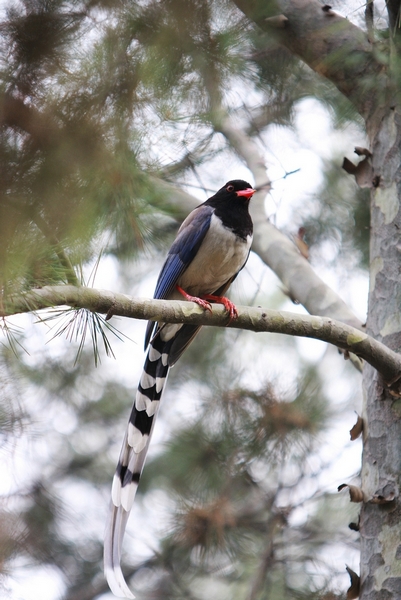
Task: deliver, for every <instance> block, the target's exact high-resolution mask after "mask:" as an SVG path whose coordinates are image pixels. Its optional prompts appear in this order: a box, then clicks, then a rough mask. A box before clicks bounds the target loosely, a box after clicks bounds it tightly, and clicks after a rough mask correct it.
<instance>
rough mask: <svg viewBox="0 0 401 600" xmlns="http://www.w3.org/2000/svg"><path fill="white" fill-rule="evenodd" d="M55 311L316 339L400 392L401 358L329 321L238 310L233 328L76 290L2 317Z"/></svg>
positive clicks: (47, 293)
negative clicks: (368, 366) (65, 309)
mask: <svg viewBox="0 0 401 600" xmlns="http://www.w3.org/2000/svg"><path fill="white" fill-rule="evenodd" d="M54 306H69V307H73V308H85V309H88V310H90V311H92V312H96V313H101V314H107V315H108V317H110V316H112V315H118V316H122V317H129V318H134V319H146V320H151V321H161V322H168V323H186V324H191V325H210V326H215V327H232V328H235V329H246V330H249V331H254V332H255V333H261V332H265V333H283V334H287V335H295V336H301V337H309V338H314V339H317V340H321V341H324V342H328V343H330V344H333V345H334V346H337V347H338V348H341V349H343V350H345V351H346V352H352V353H354V354H356V355H357V356H359V357H361V358H363V359H364V360H366V362H368V363H369V364H371V365H372V366H373V367H374V368H375V369H377V371H378V372H379V373H381V375H382V377H383V379H384V381H385V383H386V384H387V385H388V386H389V387H390V389H391V390H392V391H393V393H394V395H397V396H398V395H400V392H401V356H400V355H399V354H397V353H396V352H393V351H392V350H390V349H389V348H387V347H386V346H385V345H384V344H381V343H380V342H378V341H377V340H375V339H373V338H372V337H370V336H369V335H367V334H366V333H364V332H362V331H360V330H359V329H356V328H354V327H351V326H350V325H346V324H345V323H341V322H338V321H335V320H334V319H330V318H327V317H318V316H312V315H300V314H296V313H290V312H286V311H275V310H270V309H267V308H254V307H248V306H240V307H237V308H238V318H237V319H235V320H234V321H231V323H229V322H228V318H227V313H226V312H225V309H224V307H222V306H220V305H215V306H213V311H212V312H208V311H206V312H205V311H204V310H203V309H202V308H200V307H199V306H198V305H197V304H194V303H192V302H186V301H179V302H177V301H167V300H148V299H143V298H132V297H130V296H126V295H124V294H116V293H114V292H111V291H107V290H97V289H93V288H87V287H75V286H72V285H65V286H46V287H43V288H40V289H34V290H31V291H30V292H26V293H22V294H20V295H18V296H15V297H12V298H10V297H9V298H4V299H3V312H2V316H8V315H13V314H17V313H26V312H32V311H37V310H40V309H44V308H50V307H54Z"/></svg>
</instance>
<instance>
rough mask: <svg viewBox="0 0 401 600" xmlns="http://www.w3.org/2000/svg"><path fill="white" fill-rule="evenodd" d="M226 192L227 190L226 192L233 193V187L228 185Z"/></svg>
mask: <svg viewBox="0 0 401 600" xmlns="http://www.w3.org/2000/svg"><path fill="white" fill-rule="evenodd" d="M226 190H227V192H233V191H234V186H233V185H231V184H230V185H228V186H227V187H226Z"/></svg>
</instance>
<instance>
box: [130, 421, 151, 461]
mask: <svg viewBox="0 0 401 600" xmlns="http://www.w3.org/2000/svg"><path fill="white" fill-rule="evenodd" d="M148 438H149V436H148V435H147V434H146V433H145V435H143V434H142V433H141V432H140V431H139V429H137V428H136V427H135V425H133V424H132V423H128V443H129V445H130V446H131V448H132V449H133V451H134V452H135V454H139V452H141V451H142V450H143V449H144V448H145V446H146V443H147V441H148Z"/></svg>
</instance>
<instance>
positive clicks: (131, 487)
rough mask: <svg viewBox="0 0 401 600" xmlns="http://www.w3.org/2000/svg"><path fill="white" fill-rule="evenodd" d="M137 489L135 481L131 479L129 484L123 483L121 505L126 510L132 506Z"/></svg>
mask: <svg viewBox="0 0 401 600" xmlns="http://www.w3.org/2000/svg"><path fill="white" fill-rule="evenodd" d="M137 489H138V484H137V482H136V481H131V483H130V484H128V485H125V486H124V487H123V488H122V489H121V506H122V507H123V508H124V510H126V511H127V512H129V511H130V510H131V508H132V505H133V503H134V499H135V494H136V490H137Z"/></svg>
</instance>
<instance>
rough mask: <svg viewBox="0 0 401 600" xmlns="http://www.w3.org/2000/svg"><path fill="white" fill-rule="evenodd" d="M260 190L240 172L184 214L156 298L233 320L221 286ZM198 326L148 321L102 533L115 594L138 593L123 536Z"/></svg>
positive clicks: (227, 281) (244, 240)
mask: <svg viewBox="0 0 401 600" xmlns="http://www.w3.org/2000/svg"><path fill="white" fill-rule="evenodd" d="M255 191H256V190H255V189H253V188H252V186H251V185H250V184H249V183H247V182H246V181H243V180H242V179H234V180H231V181H228V182H227V183H226V184H225V185H224V186H223V187H222V188H221V189H219V190H218V191H217V192H216V193H215V194H214V195H213V196H211V197H210V198H208V200H206V202H204V203H203V204H200V205H199V206H198V207H196V208H195V209H194V210H193V211H192V212H191V213H190V214H189V215H188V216H187V218H186V219H185V220H184V222H183V223H182V225H181V227H180V229H179V230H178V234H177V237H176V239H175V240H174V242H173V244H172V246H171V248H170V250H169V252H168V254H167V258H166V260H165V263H164V265H163V267H162V269H161V271H160V275H159V277H158V280H157V284H156V289H155V292H154V298H159V299H160V298H164V299H167V300H179V299H181V300H182V298H183V297H184V298H185V300H188V301H192V302H196V303H197V304H199V305H200V306H201V307H202V308H204V309H205V310H208V311H211V310H212V308H211V303H219V304H223V305H224V307H225V308H226V310H227V312H228V316H229V320H230V321H231V320H232V319H235V318H236V317H237V316H238V313H237V309H236V307H235V305H234V304H233V302H231V300H229V299H228V298H226V297H225V296H224V294H225V293H226V291H227V289H228V288H229V286H230V285H231V283H232V282H233V281H234V279H235V278H236V277H237V275H238V273H239V272H240V271H241V269H243V267H244V266H245V264H246V262H247V260H248V257H249V253H250V249H251V244H252V235H253V224H252V219H251V216H250V214H249V202H250V199H251V197H252V196H253V194H254V193H255ZM199 329H200V326H197V325H185V324H168V323H160V322H157V323H155V322H153V321H149V322H148V324H147V329H146V335H145V351H146V349H148V353H147V356H146V359H145V363H144V367H143V371H142V375H141V378H140V382H139V386H138V390H137V393H136V397H135V402H134V405H133V407H132V411H131V414H130V417H129V421H128V426H127V429H126V432H125V436H124V440H123V444H122V448H121V452H120V456H119V460H118V465H117V468H116V472H115V475H114V478H113V483H112V491H111V498H112V500H111V510H110V513H109V518H108V521H107V524H106V535H105V541H104V571H105V576H106V579H107V582H108V584H109V587H110V589H111V591H112V592H113V594H114V595H116V596H118V597H124V598H134V597H135V596H134V595H133V594H132V592H131V590H130V589H129V587H128V585H127V583H126V581H125V579H124V576H123V573H122V571H121V566H120V562H121V549H122V542H123V537H124V532H125V528H126V524H127V521H128V517H129V513H130V510H131V508H132V504H133V501H134V498H135V493H136V490H137V488H138V483H139V480H140V477H141V473H142V469H143V466H144V463H145V459H146V455H147V452H148V448H149V444H150V439H151V436H152V433H153V430H154V425H155V420H156V416H157V413H158V410H159V406H160V399H161V397H162V393H163V390H164V387H165V383H166V379H167V375H168V372H169V369H170V367H172V366H173V365H174V364H175V363H176V362H177V360H178V359H179V358H180V356H181V354H182V353H183V352H184V350H185V349H186V348H187V347H188V346H189V344H190V343H191V342H192V341H193V339H194V338H195V336H196V334H197V333H198V331H199Z"/></svg>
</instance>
